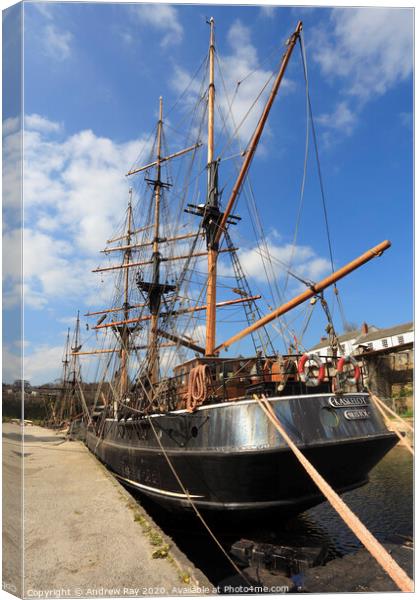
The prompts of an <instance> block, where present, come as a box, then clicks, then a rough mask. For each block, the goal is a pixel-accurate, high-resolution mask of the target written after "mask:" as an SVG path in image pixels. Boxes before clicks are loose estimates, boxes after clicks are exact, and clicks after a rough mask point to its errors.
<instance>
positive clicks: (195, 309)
mask: <svg viewBox="0 0 420 600" xmlns="http://www.w3.org/2000/svg"><path fill="white" fill-rule="evenodd" d="M260 298H261V296H260V295H257V296H249V297H248V298H235V299H234V300H225V301H224V302H218V303H217V304H216V308H223V307H225V306H232V305H233V304H241V303H242V302H250V301H252V300H259V299H260ZM200 310H207V304H204V305H203V306H192V307H191V308H184V309H181V310H176V311H173V312H171V313H168V314H171V315H184V314H187V313H191V312H198V311H200ZM165 314H166V313H161V317H164V316H165ZM150 319H151V316H150V315H145V316H144V317H137V318H135V319H128V320H127V321H113V322H111V323H104V324H103V325H97V326H96V327H92V329H106V328H108V327H117V326H119V325H126V324H129V323H139V322H140V321H150Z"/></svg>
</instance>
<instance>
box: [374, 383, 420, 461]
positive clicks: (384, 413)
mask: <svg viewBox="0 0 420 600" xmlns="http://www.w3.org/2000/svg"><path fill="white" fill-rule="evenodd" d="M371 396H372V400H373V401H374V403H375V404H376V408H377V409H378V410H379V412H380V413H381V415H382V416H383V418H384V421H385V425H386V426H387V427H388V428H389V429H392V428H391V427H390V425H391V419H390V418H389V417H388V416H387V414H386V412H385V411H384V410H383V408H382V407H381V404H380V402H381V401H380V400H379V398H378V397H377V396H375V395H374V394H371ZM382 404H383V403H382ZM385 406H386V405H385ZM391 412H392V413H393V414H396V413H394V411H391ZM401 421H402V419H401ZM392 431H393V432H394V433H395V434H396V435H397V436H398V437H399V438H400V441H401V442H402V444H403V446H405V448H407V450H408V451H409V452H410V453H411V454H412V455H413V456H414V450H413V448H412V447H411V445H410V443H409V442H408V440H407V439H406V438H405V437H404V436H403V435H402V434H401V433H400V432H399V431H398V429H392Z"/></svg>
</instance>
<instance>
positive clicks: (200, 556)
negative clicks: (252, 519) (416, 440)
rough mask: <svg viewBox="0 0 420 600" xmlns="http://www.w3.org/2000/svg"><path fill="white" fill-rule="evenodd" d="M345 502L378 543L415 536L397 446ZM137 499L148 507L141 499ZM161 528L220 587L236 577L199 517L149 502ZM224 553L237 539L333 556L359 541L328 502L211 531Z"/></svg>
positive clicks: (409, 469) (408, 478) (406, 464)
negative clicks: (316, 549)
mask: <svg viewBox="0 0 420 600" xmlns="http://www.w3.org/2000/svg"><path fill="white" fill-rule="evenodd" d="M343 498H344V499H345V501H346V503H347V504H348V505H349V506H350V508H351V509H352V510H353V512H354V513H356V514H357V515H358V517H359V518H360V519H361V520H362V522H363V523H364V524H365V525H366V526H367V527H368V528H369V530H370V531H371V532H372V533H373V535H375V537H377V538H378V539H379V540H380V541H382V542H385V541H392V540H393V539H395V536H408V537H412V535H413V461H412V457H411V455H410V454H409V453H408V452H407V451H406V449H405V448H403V447H401V446H397V447H395V448H394V449H393V450H392V451H391V452H390V453H389V454H388V455H387V456H386V457H385V458H384V459H383V460H382V461H381V462H380V463H379V464H378V465H377V466H376V467H375V469H373V471H372V472H371V474H370V481H369V483H368V484H367V485H365V486H364V487H362V488H359V489H357V490H353V491H351V492H347V493H346V494H344V495H343ZM140 501H141V503H142V504H143V505H144V506H145V507H146V503H145V501H144V500H143V499H141V500H140ZM147 511H148V512H149V513H151V514H152V516H153V518H154V519H155V520H156V521H157V522H158V524H159V525H160V526H161V527H162V529H163V530H164V531H165V532H166V533H167V534H168V535H170V536H171V537H172V538H173V540H174V541H175V543H176V544H177V546H178V547H179V548H180V549H181V550H182V551H183V552H185V554H186V555H187V556H188V557H189V558H190V560H191V561H192V562H193V563H194V564H195V565H196V566H197V567H198V568H199V569H201V570H202V571H203V573H205V575H206V576H207V577H208V578H209V580H210V581H211V582H212V583H213V584H214V585H218V584H220V582H222V581H223V580H225V579H226V578H229V577H230V576H232V575H234V570H233V568H232V566H231V565H230V564H229V562H228V561H227V559H226V557H225V556H224V555H223V553H222V552H221V551H220V549H219V548H218V547H217V546H216V544H215V542H214V541H213V540H212V539H211V538H210V536H209V534H208V533H207V532H206V531H205V530H204V527H203V525H202V524H201V523H200V521H199V520H198V518H197V517H194V516H192V517H191V518H189V519H187V520H180V519H178V518H177V517H176V516H175V515H170V514H168V513H166V512H165V511H162V510H161V509H159V508H156V506H155V505H153V504H150V503H147ZM214 532H215V533H216V535H217V538H218V539H219V541H220V542H221V543H222V545H223V547H224V548H225V550H226V551H229V550H230V548H231V546H232V544H234V543H235V542H237V541H239V540H240V539H247V540H252V541H254V542H257V543H269V544H274V545H279V546H281V545H286V546H293V547H299V546H302V547H321V546H322V548H323V549H324V556H325V557H326V558H325V559H326V560H327V561H328V560H331V559H333V558H336V557H340V556H344V555H346V554H350V553H353V552H355V551H356V550H357V549H359V548H360V546H361V544H360V542H359V541H358V540H357V538H356V537H355V536H354V535H353V533H352V532H351V531H350V530H349V529H348V528H347V526H346V525H345V524H344V523H343V521H342V520H341V519H340V517H339V516H338V515H337V514H336V512H335V511H334V509H332V508H331V507H330V505H329V504H328V503H327V502H324V503H323V504H320V505H319V506H316V507H314V508H312V509H310V510H308V511H306V512H305V513H303V514H301V515H299V516H296V517H293V518H289V519H286V520H281V519H278V520H275V519H274V520H273V519H271V520H269V521H267V522H258V523H252V524H248V525H247V524H241V525H237V526H235V527H233V526H232V525H229V523H225V524H224V525H223V526H220V525H219V526H218V527H216V528H215V529H214Z"/></svg>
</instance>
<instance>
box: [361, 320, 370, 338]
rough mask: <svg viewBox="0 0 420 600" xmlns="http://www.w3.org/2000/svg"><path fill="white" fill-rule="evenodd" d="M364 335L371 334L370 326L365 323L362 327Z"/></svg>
mask: <svg viewBox="0 0 420 600" xmlns="http://www.w3.org/2000/svg"><path fill="white" fill-rule="evenodd" d="M361 331H362V335H367V334H368V333H369V327H368V324H367V323H365V322H363V323H362V327H361Z"/></svg>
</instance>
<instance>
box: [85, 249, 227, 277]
mask: <svg viewBox="0 0 420 600" xmlns="http://www.w3.org/2000/svg"><path fill="white" fill-rule="evenodd" d="M236 250H237V248H223V250H219V253H220V252H234V251H236ZM197 256H207V252H194V253H193V254H183V255H182V256H169V257H168V258H161V259H160V260H161V262H168V261H171V260H185V259H187V258H196V257H197ZM152 264H153V260H145V261H143V262H137V263H129V264H124V263H123V264H122V265H113V266H112V267H101V268H99V269H93V270H92V273H103V272H104V271H115V270H116V269H129V268H131V267H144V266H145V265H152Z"/></svg>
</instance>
